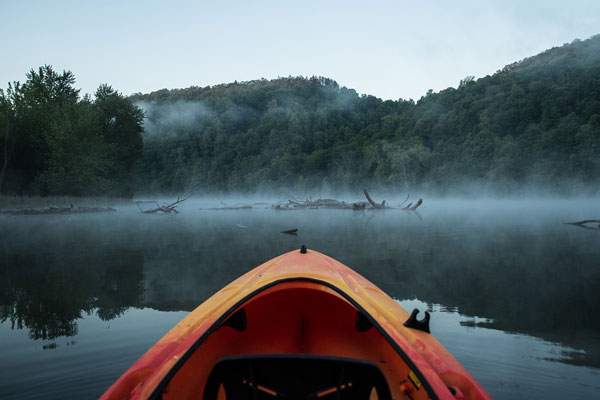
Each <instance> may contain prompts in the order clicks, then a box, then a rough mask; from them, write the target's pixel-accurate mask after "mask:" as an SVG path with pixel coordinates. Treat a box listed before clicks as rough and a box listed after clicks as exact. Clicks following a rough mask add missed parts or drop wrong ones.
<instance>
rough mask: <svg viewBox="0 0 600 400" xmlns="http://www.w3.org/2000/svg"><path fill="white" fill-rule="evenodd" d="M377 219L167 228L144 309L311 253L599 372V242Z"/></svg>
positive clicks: (289, 216) (309, 218)
mask: <svg viewBox="0 0 600 400" xmlns="http://www.w3.org/2000/svg"><path fill="white" fill-rule="evenodd" d="M255 213H256V212H255ZM371 214H372V213H365V214H364V215H363V216H362V217H361V216H358V217H357V216H356V215H355V214H348V213H346V214H342V213H331V212H321V211H316V212H310V211H309V212H302V213H294V212H287V213H286V212H283V213H279V214H276V215H274V214H273V213H268V215H263V216H261V215H260V214H259V215H258V216H256V215H255V216H253V214H251V213H245V214H244V213H242V212H233V213H231V214H227V215H219V216H218V222H214V223H213V224H211V225H210V228H207V229H210V235H208V234H206V232H207V230H198V231H195V232H193V231H189V232H187V233H188V234H187V235H184V234H181V232H180V231H181V226H178V227H175V226H174V227H173V231H171V230H170V228H168V229H167V230H164V231H163V235H161V238H162V239H164V238H165V237H173V238H176V239H173V240H171V241H169V243H168V245H167V244H165V245H164V246H163V248H165V250H156V251H154V252H153V254H152V256H150V257H147V259H149V260H151V261H148V262H147V263H146V265H145V273H146V284H147V289H148V293H147V297H146V304H151V305H152V306H153V307H155V308H159V309H164V310H167V309H169V310H171V309H187V310H192V309H193V308H194V307H196V306H197V305H198V304H199V303H201V302H202V301H203V300H205V299H206V298H207V297H208V296H210V295H211V294H212V293H214V292H216V291H217V290H219V289H220V288H221V287H223V286H224V285H226V284H227V283H228V282H230V281H231V280H233V279H235V278H236V277H237V276H239V275H241V274H242V273H244V272H246V271H248V270H249V269H250V268H252V267H254V266H256V265H258V264H260V263H261V262H263V261H266V260H268V259H270V258H272V257H273V256H275V255H278V254H280V253H282V252H285V251H288V250H290V249H293V248H298V247H300V245H301V244H306V245H307V246H308V247H309V248H312V247H313V246H314V247H315V248H316V249H317V250H319V251H321V252H324V253H326V254H329V255H330V256H332V257H334V258H336V259H338V260H340V261H341V262H343V263H345V264H346V265H348V266H350V267H352V268H354V269H356V270H357V272H359V273H361V274H363V275H364V276H365V277H367V278H368V279H369V280H371V281H373V282H374V283H375V284H376V285H378V286H380V287H381V288H382V289H384V290H385V291H386V292H387V293H389V294H390V295H391V296H394V297H398V298H402V299H412V298H418V299H420V300H422V301H425V302H429V303H436V304H442V305H444V306H446V307H448V308H457V309H458V310H459V311H460V313H461V314H463V315H467V316H478V317H482V318H489V319H491V320H492V322H491V323H490V325H489V326H488V327H489V328H493V329H499V330H502V331H506V332H519V333H524V334H528V335H532V336H536V337H539V338H543V339H545V340H549V341H553V342H558V343H562V344H564V345H567V346H570V347H573V348H576V349H584V350H585V351H586V354H583V355H578V356H577V357H573V358H571V360H570V362H573V363H581V364H585V365H593V366H600V360H599V359H596V358H597V357H596V356H594V354H600V353H598V352H595V351H593V350H592V346H594V340H590V339H589V335H588V337H587V338H586V337H584V336H583V335H584V332H594V331H595V332H598V331H600V320H599V319H597V318H592V317H590V312H591V311H590V308H591V307H592V305H594V304H599V303H600V291H598V290H597V288H598V287H600V271H598V269H597V267H596V266H597V257H598V252H597V251H596V252H591V251H589V249H593V248H595V247H594V246H595V245H596V244H595V243H593V241H594V240H595V239H596V238H594V237H586V236H585V235H581V236H580V235H578V233H577V232H572V231H569V232H567V233H566V235H567V236H565V235H563V234H562V233H561V234H560V235H557V234H556V232H554V231H552V229H553V228H552V227H550V228H548V227H545V228H544V229H550V230H551V231H549V232H547V233H544V234H540V233H541V230H540V229H541V228H540V229H538V228H536V227H534V226H533V225H532V226H531V227H529V228H527V224H528V221H522V223H523V226H524V227H525V228H519V229H518V230H516V229H514V225H512V226H507V225H506V222H505V221H503V220H502V219H501V218H500V219H498V220H497V221H491V223H490V228H489V229H487V228H481V227H480V228H477V229H478V230H477V231H471V232H467V231H464V230H461V226H462V224H464V222H462V221H461V220H460V219H457V220H453V219H452V218H451V217H449V218H441V217H439V216H436V218H431V217H430V216H428V215H424V217H423V218H424V219H423V221H420V220H419V219H418V218H413V217H411V216H410V215H406V214H405V213H401V212H387V211H386V212H383V213H380V214H378V215H376V216H375V218H373V219H371V220H370V221H369V223H368V225H367V221H368V220H369V219H370V217H371V216H372V215H371ZM264 217H266V218H264ZM486 218H488V217H486ZM235 223H242V224H243V225H245V226H248V227H249V229H240V228H238V227H236V226H235ZM503 224H504V225H503ZM282 226H284V227H294V228H299V231H298V232H299V235H298V236H297V237H288V236H284V235H280V234H279V233H278V232H279V231H280V230H281V229H282V228H281V227H282ZM280 228H281V229H280ZM559 228H560V226H559ZM557 229H558V228H557ZM449 232H454V233H449ZM178 233H179V234H178ZM584 233H585V232H584ZM569 235H570V236H569ZM162 239H161V240H162ZM157 247H159V246H155V248H157ZM167 247H168V250H167V249H166V248H167ZM174 259H176V260H177V262H176V263H175V264H176V265H173V264H174V263H173V260H174ZM594 357H596V358H594Z"/></svg>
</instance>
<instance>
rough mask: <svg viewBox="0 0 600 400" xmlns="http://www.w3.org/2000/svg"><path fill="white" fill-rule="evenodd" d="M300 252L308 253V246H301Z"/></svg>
mask: <svg viewBox="0 0 600 400" xmlns="http://www.w3.org/2000/svg"><path fill="white" fill-rule="evenodd" d="M300 253H302V254H306V246H305V245H302V247H300Z"/></svg>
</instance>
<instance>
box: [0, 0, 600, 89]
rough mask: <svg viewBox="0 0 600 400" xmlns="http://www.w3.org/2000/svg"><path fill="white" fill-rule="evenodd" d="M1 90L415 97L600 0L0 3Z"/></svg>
mask: <svg viewBox="0 0 600 400" xmlns="http://www.w3.org/2000/svg"><path fill="white" fill-rule="evenodd" d="M0 16H1V22H0V50H1V51H2V57H1V59H0V88H4V89H5V88H6V87H7V86H8V82H13V81H21V82H23V81H25V80H26V76H25V75H26V73H27V72H28V71H29V70H31V69H32V68H38V67H39V66H41V65H44V64H49V65H52V66H53V67H54V69H55V70H59V71H62V70H70V71H72V72H73V74H74V75H75V78H76V80H77V82H76V87H78V88H80V89H81V93H93V92H95V90H96V89H97V88H98V86H99V85H100V84H102V83H107V84H109V85H111V86H112V87H113V88H115V89H117V90H118V91H120V92H122V93H123V94H125V95H129V94H133V93H136V92H141V93H148V92H151V91H155V90H159V89H162V88H167V89H174V88H185V87H189V86H202V87H204V86H209V85H217V84H221V83H228V82H233V81H248V80H253V79H260V78H266V79H272V78H277V77H281V76H283V77H287V76H299V75H302V76H313V75H316V76H325V77H328V78H331V79H334V80H336V81H337V82H338V83H339V84H340V85H341V86H346V87H348V88H353V89H355V90H356V91H357V92H359V93H361V94H370V95H374V96H377V97H380V98H383V99H392V100H397V99H399V98H403V99H409V98H412V99H415V100H418V99H419V98H420V97H421V96H423V95H424V94H425V93H426V92H427V91H428V90H429V89H433V91H436V92H437V91H439V90H442V89H445V88H448V87H456V86H457V85H458V84H459V82H460V80H461V79H463V78H465V77H466V76H474V77H475V78H480V77H483V76H486V75H490V74H493V73H494V72H496V71H497V70H499V69H501V68H502V67H504V66H505V65H507V64H510V63H512V62H514V61H518V60H521V59H523V58H525V57H529V56H533V55H535V54H538V53H540V52H542V51H544V50H547V49H549V48H552V47H555V46H560V45H562V44H564V43H570V42H571V41H573V40H574V39H576V38H577V39H582V40H583V39H587V38H589V37H591V36H593V35H595V34H598V33H600V0H571V1H554V0H544V1H542V0H527V1H523V0H518V1H513V0H503V1H484V0H479V1H466V0H453V1H433V0H430V1H427V0H421V1H416V0H412V1H404V0H397V1H378V0H370V1H364V0H363V1H351V0H348V1H325V0H321V1H284V0H279V1H261V0H252V1H228V0H219V1H211V2H207V1H177V0H173V1H154V0H145V1H134V0H118V1H112V0H103V1H80V0H77V1H61V0H53V1H28V0H22V1H10V0H0Z"/></svg>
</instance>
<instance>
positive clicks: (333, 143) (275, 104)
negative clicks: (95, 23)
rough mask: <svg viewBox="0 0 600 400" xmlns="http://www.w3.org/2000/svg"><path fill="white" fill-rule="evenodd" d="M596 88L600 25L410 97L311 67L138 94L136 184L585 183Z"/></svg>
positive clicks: (596, 114) (593, 150)
mask: <svg viewBox="0 0 600 400" xmlns="http://www.w3.org/2000/svg"><path fill="white" fill-rule="evenodd" d="M599 99H600V36H596V37H594V38H591V39H589V40H586V41H579V42H574V43H572V44H570V45H565V46H562V47H559V48H555V49H551V50H548V51H547V52H544V53H542V54H540V55H538V56H535V57H532V58H529V59H526V60H523V61H521V62H518V63H515V64H512V65H509V66H507V67H505V68H504V69H502V70H501V71H498V72H497V73H496V74H494V75H493V76H486V77H484V78H481V79H478V80H475V79H474V78H473V77H471V76H469V77H466V78H465V79H463V80H462V81H461V82H460V85H459V87H458V88H457V89H454V88H448V89H446V90H443V91H441V92H439V93H434V92H433V91H429V92H428V93H427V95H426V96H424V97H422V98H421V99H420V100H419V101H418V102H416V103H415V102H413V101H412V100H409V101H405V100H402V99H400V100H398V101H382V100H380V99H377V98H375V97H372V96H365V95H363V96H359V95H358V94H357V93H356V92H355V91H354V90H351V89H347V88H344V87H339V85H338V84H337V83H336V82H334V81H332V80H330V79H326V78H319V77H313V78H302V77H296V78H292V77H290V78H280V79H276V80H271V81H267V80H258V81H251V82H242V83H239V82H235V83H232V84H227V85H218V86H213V87H205V88H199V87H191V88H188V89H180V90H161V91H158V92H154V93H150V94H146V95H142V94H138V95H135V96H133V97H132V100H133V101H134V102H137V103H138V104H139V105H140V106H141V107H143V108H145V109H146V112H147V119H146V121H145V133H144V135H145V153H144V161H143V168H142V176H141V182H142V187H141V188H140V189H141V190H143V191H161V192H180V191H184V190H189V189H191V188H201V189H204V190H214V191H230V190H256V189H261V188H262V187H284V188H300V189H308V190H310V191H314V190H315V189H318V188H319V187H322V186H323V185H325V184H326V185H327V186H328V187H330V188H340V189H341V188H349V189H354V190H355V189H356V188H357V187H359V188H360V187H362V185H368V186H370V187H372V186H376V185H382V186H388V187H396V188H398V189H405V185H406V183H407V182H408V184H409V185H410V186H411V187H413V188H414V187H421V188H435V189H436V190H438V191H442V192H444V191H449V190H452V189H453V188H454V187H455V185H457V184H463V183H478V184H482V183H483V184H485V185H486V186H488V187H493V188H495V190H496V191H500V192H503V191H506V192H514V191H516V190H518V189H519V188H520V187H523V186H525V185H527V184H531V183H541V184H546V185H549V186H551V187H553V188H555V189H558V190H561V187H560V186H561V182H565V181H567V180H568V181H572V182H575V183H576V184H575V187H577V185H579V186H578V187H583V186H585V185H587V186H590V184H591V183H594V182H596V181H597V177H598V176H599V173H600V131H599V125H600V100H599Z"/></svg>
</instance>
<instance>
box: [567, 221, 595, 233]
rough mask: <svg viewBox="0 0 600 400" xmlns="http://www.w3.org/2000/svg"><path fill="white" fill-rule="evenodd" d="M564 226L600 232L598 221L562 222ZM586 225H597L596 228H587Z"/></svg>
mask: <svg viewBox="0 0 600 400" xmlns="http://www.w3.org/2000/svg"><path fill="white" fill-rule="evenodd" d="M564 224H566V225H575V226H578V227H580V228H584V229H593V230H600V219H584V220H583V221H576V222H564ZM587 224H598V226H588V225H587Z"/></svg>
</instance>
